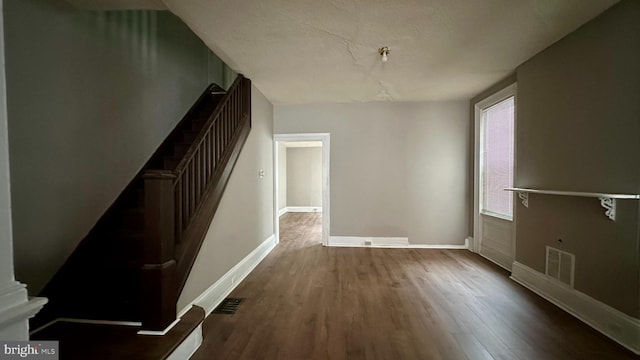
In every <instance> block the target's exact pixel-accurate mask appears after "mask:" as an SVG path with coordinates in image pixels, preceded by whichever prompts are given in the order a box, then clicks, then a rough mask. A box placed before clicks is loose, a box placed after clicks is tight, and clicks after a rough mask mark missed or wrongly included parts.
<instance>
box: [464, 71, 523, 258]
mask: <svg viewBox="0 0 640 360" xmlns="http://www.w3.org/2000/svg"><path fill="white" fill-rule="evenodd" d="M517 90H518V86H517V83H515V82H514V83H513V84H511V85H508V86H506V87H504V88H503V89H501V90H499V91H497V92H495V93H493V94H492V95H489V96H487V97H485V98H483V99H482V100H479V101H477V102H476V103H475V104H474V106H473V108H474V119H475V139H474V169H473V189H474V192H473V193H474V196H473V246H472V247H471V249H472V251H473V252H475V253H478V254H480V255H482V254H481V253H480V249H481V248H482V232H483V229H482V221H481V215H480V185H481V184H480V181H481V179H480V167H481V164H480V162H481V158H480V153H481V140H482V139H481V136H482V134H481V124H480V122H481V116H482V110H483V109H485V108H487V107H490V106H492V105H495V104H497V103H499V102H500V101H503V100H505V99H507V98H509V97H512V96H513V97H514V107H515V109H514V127H513V132H514V136H513V179H514V183H515V180H516V178H517V177H516V169H517V166H516V165H517V164H516V161H517V160H516V153H517V151H516V149H517V146H518V144H517V138H516V134H517V128H518V121H517V107H518V95H517ZM516 204H517V201H516V199H515V197H514V200H513V204H512V206H513V218H512V220H511V221H512V223H513V229H512V236H511V245H512V254H511V255H512V259H513V260H514V261H515V258H516V256H515V255H516V254H515V253H516ZM489 260H491V259H489ZM491 261H493V260H491ZM494 262H495V261H494ZM498 265H500V266H502V265H501V264H498ZM508 270H511V269H508Z"/></svg>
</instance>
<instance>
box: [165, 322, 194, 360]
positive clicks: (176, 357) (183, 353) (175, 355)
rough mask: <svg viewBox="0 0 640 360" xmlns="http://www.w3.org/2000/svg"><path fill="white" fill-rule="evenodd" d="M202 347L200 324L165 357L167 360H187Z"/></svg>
mask: <svg viewBox="0 0 640 360" xmlns="http://www.w3.org/2000/svg"><path fill="white" fill-rule="evenodd" d="M200 345H202V323H200V325H198V327H197V328H195V329H193V331H192V332H191V334H189V336H187V338H186V339H184V341H183V342H182V343H181V344H180V345H179V346H178V347H177V348H176V349H175V350H173V352H172V353H171V355H169V357H167V360H188V359H189V358H191V356H192V355H193V354H194V353H195V352H196V351H197V350H198V348H199V347H200Z"/></svg>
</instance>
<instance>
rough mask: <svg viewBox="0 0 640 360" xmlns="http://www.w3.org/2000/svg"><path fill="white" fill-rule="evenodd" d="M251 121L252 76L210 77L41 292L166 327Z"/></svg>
mask: <svg viewBox="0 0 640 360" xmlns="http://www.w3.org/2000/svg"><path fill="white" fill-rule="evenodd" d="M250 127H251V82H250V80H248V79H246V78H244V77H243V76H242V75H239V76H238V77H237V79H236V80H235V82H234V83H233V85H232V86H231V87H230V89H229V90H228V91H227V92H225V91H224V90H223V89H221V88H220V87H218V86H216V85H211V86H209V87H207V89H206V90H205V91H204V92H203V94H202V95H201V96H200V98H199V99H198V100H197V101H196V103H195V104H194V105H193V106H192V108H191V109H190V110H189V111H188V112H187V114H186V115H185V116H184V118H183V119H182V120H181V121H180V122H179V123H178V125H177V126H176V127H175V129H174V130H173V131H172V132H171V133H170V134H169V136H168V137H167V138H166V140H165V141H164V142H163V143H162V144H161V145H160V147H159V148H158V149H157V151H156V152H155V153H154V154H153V155H152V156H151V158H150V159H149V161H148V162H147V163H146V164H145V165H144V166H143V168H142V170H141V171H140V172H139V173H138V174H137V175H136V176H135V177H134V178H133V179H132V180H131V182H130V183H129V185H128V186H127V187H126V188H125V189H124V191H123V192H122V193H121V194H120V196H118V198H117V199H116V200H115V201H114V203H113V204H112V205H111V206H110V208H109V209H108V210H107V211H106V212H105V214H104V215H103V216H102V217H101V218H100V219H99V220H98V222H97V223H96V225H95V226H94V227H93V229H92V230H91V231H90V232H89V234H88V235H87V236H86V237H85V238H84V239H83V240H82V241H81V243H80V244H79V245H78V247H77V248H76V250H75V251H74V252H73V254H72V255H71V256H70V257H69V259H68V260H67V261H66V263H65V264H64V265H63V267H62V268H61V269H60V270H59V271H58V273H57V274H56V275H55V276H54V277H53V279H52V280H51V281H50V282H49V284H48V285H47V286H46V287H45V289H44V290H43V291H42V293H41V294H40V296H44V297H47V298H49V304H48V305H47V306H46V307H45V308H44V309H43V310H42V311H41V312H40V314H38V316H36V318H34V319H32V324H31V328H32V329H35V328H38V327H40V326H42V325H45V324H47V323H50V322H51V321H53V320H55V319H61V318H63V319H64V318H71V319H88V320H100V321H126V322H130V323H139V324H140V325H139V327H140V328H141V329H145V330H163V329H165V328H167V326H169V325H170V324H172V323H173V322H174V321H175V320H176V302H177V299H178V296H179V294H180V292H181V290H182V287H183V286H184V284H185V282H186V280H187V278H188V275H189V271H190V270H191V267H192V265H193V263H194V261H195V259H196V256H197V254H198V251H199V249H200V246H201V245H202V241H203V240H204V236H205V234H206V232H207V230H208V227H209V225H210V224H211V221H212V219H213V216H214V214H215V211H216V208H217V206H218V204H219V202H220V199H221V198H222V193H223V192H224V188H225V186H226V184H227V182H228V180H229V177H230V175H231V171H232V169H233V167H234V165H235V163H236V161H237V158H238V156H239V153H240V150H241V149H242V146H243V145H244V142H245V141H246V138H247V136H248V134H249V131H250Z"/></svg>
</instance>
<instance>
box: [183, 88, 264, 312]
mask: <svg viewBox="0 0 640 360" xmlns="http://www.w3.org/2000/svg"><path fill="white" fill-rule="evenodd" d="M251 96H252V104H251V116H252V129H251V133H250V134H249V137H248V139H247V142H246V143H245V145H244V148H243V149H242V152H241V153H240V157H239V159H238V162H237V163H236V166H235V168H234V169H233V173H232V175H231V179H230V181H229V184H228V185H227V188H226V190H225V192H224V195H223V197H222V200H221V202H220V205H219V207H218V210H217V212H216V215H215V217H214V219H213V223H212V224H211V228H210V229H209V232H208V233H207V235H206V238H205V241H204V243H203V245H202V248H201V249H200V253H199V254H198V257H197V259H196V262H195V264H194V266H193V268H192V269H191V273H190V274H189V278H188V280H187V283H186V285H185V287H184V289H183V291H182V294H181V295H180V298H179V300H178V305H177V309H178V311H180V310H182V309H183V308H184V307H185V306H187V305H188V304H189V303H191V302H192V301H193V300H194V299H196V298H197V297H198V296H199V295H200V294H202V292H204V291H205V290H206V289H207V288H209V287H210V286H211V285H213V284H214V283H215V282H216V281H217V280H218V279H220V277H222V276H223V275H224V274H225V273H226V272H227V271H229V270H230V269H231V268H232V267H233V266H235V265H236V264H237V263H238V262H240V260H242V259H243V258H244V257H245V256H247V255H248V254H249V253H251V251H253V250H254V249H255V248H256V247H257V246H258V245H260V244H261V243H262V242H263V241H265V240H267V239H268V238H269V237H270V236H272V235H273V234H274V232H273V205H274V204H273V201H274V199H273V170H274V169H273V157H272V154H273V106H272V105H271V103H270V102H269V101H268V100H267V99H266V98H265V97H264V96H263V95H262V93H260V91H259V90H257V89H256V88H255V87H253V88H252V91H251ZM260 169H263V170H264V172H265V176H264V178H262V179H260V178H259V176H258V173H259V171H260Z"/></svg>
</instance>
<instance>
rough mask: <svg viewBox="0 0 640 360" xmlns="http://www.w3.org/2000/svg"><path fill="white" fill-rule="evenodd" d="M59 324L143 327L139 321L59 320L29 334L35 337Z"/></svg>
mask: <svg viewBox="0 0 640 360" xmlns="http://www.w3.org/2000/svg"><path fill="white" fill-rule="evenodd" d="M59 322H68V323H76V324H94V325H117V326H136V327H138V326H142V323H141V322H139V321H114V320H90V319H75V318H57V319H55V320H53V321H50V322H48V323H46V324H44V325H42V326H40V327H39V328H37V329H34V330H32V331H31V332H30V333H29V334H30V335H33V334H35V333H37V332H38V331H41V330H44V329H46V328H48V327H49V326H51V325H54V324H56V323H59Z"/></svg>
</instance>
